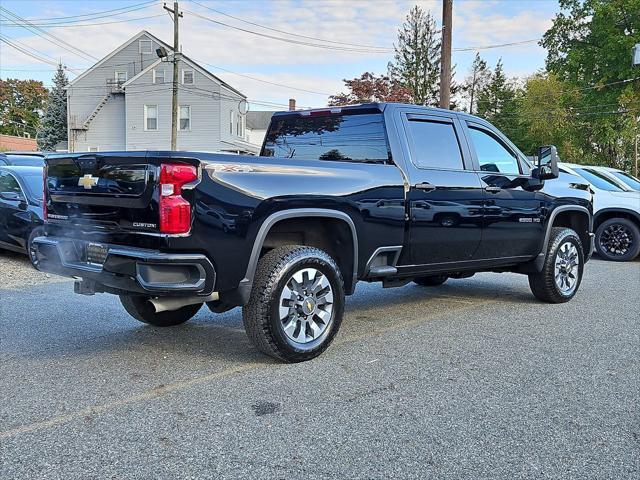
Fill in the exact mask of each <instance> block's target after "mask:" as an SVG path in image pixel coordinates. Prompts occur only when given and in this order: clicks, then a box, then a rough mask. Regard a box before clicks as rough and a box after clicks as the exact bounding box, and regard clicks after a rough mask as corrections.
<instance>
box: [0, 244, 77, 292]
mask: <svg viewBox="0 0 640 480" xmlns="http://www.w3.org/2000/svg"><path fill="white" fill-rule="evenodd" d="M61 281H68V280H67V279H64V278H61V277H58V276H57V275H50V274H48V273H43V272H39V271H38V270H36V269H35V268H33V267H32V266H31V263H30V262H29V259H28V258H27V256H26V255H23V254H20V253H14V252H10V251H8V250H2V249H0V288H17V287H26V286H30V285H39V284H42V283H50V282H61Z"/></svg>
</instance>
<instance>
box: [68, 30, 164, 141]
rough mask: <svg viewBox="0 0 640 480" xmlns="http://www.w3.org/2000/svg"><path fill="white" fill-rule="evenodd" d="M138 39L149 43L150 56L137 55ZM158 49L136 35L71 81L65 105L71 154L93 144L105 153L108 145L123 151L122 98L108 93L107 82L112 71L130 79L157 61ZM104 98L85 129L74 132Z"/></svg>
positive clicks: (148, 37) (155, 44) (109, 88)
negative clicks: (124, 45) (121, 47)
mask: <svg viewBox="0 0 640 480" xmlns="http://www.w3.org/2000/svg"><path fill="white" fill-rule="evenodd" d="M140 40H151V42H152V44H151V45H152V48H151V53H150V54H141V53H140V49H139V48H140V44H139V41H140ZM159 46H160V44H159V43H158V42H156V41H155V40H154V39H153V38H152V37H150V36H148V35H140V37H139V38H136V39H135V40H134V41H133V42H131V43H130V44H129V45H128V46H126V47H125V48H123V49H122V50H121V51H119V52H118V53H116V54H115V55H113V56H112V57H111V58H107V59H106V60H105V61H103V62H102V63H101V64H99V65H96V66H94V67H93V68H91V69H89V70H88V71H87V72H86V73H85V74H84V75H82V76H81V77H79V78H78V79H76V80H74V81H73V82H72V84H71V85H70V86H69V87H68V90H67V106H68V110H69V113H68V115H69V137H68V138H70V139H71V145H70V148H73V151H78V152H82V151H87V147H88V146H96V145H98V146H100V150H109V149H112V146H113V147H115V148H117V149H120V150H122V149H124V148H125V145H126V143H125V136H124V133H125V128H124V95H123V94H121V93H115V94H111V93H110V92H112V86H109V85H108V84H107V81H109V82H111V81H114V80H115V75H116V71H119V72H127V79H130V78H133V77H134V76H135V75H137V74H138V73H140V72H141V71H142V70H144V69H145V68H146V67H148V66H149V65H150V64H151V63H153V62H155V61H156V60H157V59H158V57H157V55H156V53H155V50H156V48H158V47H159ZM99 63H100V62H99ZM106 96H109V100H108V101H107V103H105V105H104V107H103V108H102V109H101V110H100V112H99V113H98V115H96V117H95V118H94V119H93V120H92V121H91V122H90V123H89V125H88V129H87V130H74V127H82V126H83V124H84V123H85V121H86V120H87V118H88V117H89V115H91V113H92V112H93V111H94V109H95V108H96V107H97V106H98V105H99V104H100V102H101V101H102V100H103V99H104V98H105V97H106ZM118 123H120V125H119V124H118Z"/></svg>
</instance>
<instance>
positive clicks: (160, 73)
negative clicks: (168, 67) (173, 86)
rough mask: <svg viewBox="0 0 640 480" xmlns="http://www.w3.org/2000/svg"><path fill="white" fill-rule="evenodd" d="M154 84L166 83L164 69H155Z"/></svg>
mask: <svg viewBox="0 0 640 480" xmlns="http://www.w3.org/2000/svg"><path fill="white" fill-rule="evenodd" d="M153 83H164V68H154V69H153Z"/></svg>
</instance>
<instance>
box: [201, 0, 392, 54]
mask: <svg viewBox="0 0 640 480" xmlns="http://www.w3.org/2000/svg"><path fill="white" fill-rule="evenodd" d="M191 3H195V4H196V5H199V6H201V7H202V8H206V9H207V10H210V11H212V12H215V13H219V14H220V15H224V16H225V17H229V18H233V19H234V20H238V21H240V22H244V23H248V24H249V25H253V26H255V27H260V28H264V29H265V30H271V31H272V32H277V33H284V34H285V35H291V36H292V37H300V38H306V39H308V40H316V41H319V42H325V43H334V44H337V45H346V46H351V47H359V48H373V49H379V50H387V51H393V49H392V48H389V47H380V46H377V45H363V44H361V43H348V42H338V41H336V40H327V39H325V38H319V37H310V36H307V35H301V34H299V33H291V32H287V31H285V30H278V29H277V28H272V27H267V26H266V25H262V24H260V23H255V22H251V21H249V20H245V19H243V18H239V17H236V16H234V15H230V14H228V13H224V12H221V11H220V10H216V9H215V8H211V7H207V6H206V5H203V4H202V3H199V2H196V1H195V0H191Z"/></svg>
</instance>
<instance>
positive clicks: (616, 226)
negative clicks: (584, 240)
mask: <svg viewBox="0 0 640 480" xmlns="http://www.w3.org/2000/svg"><path fill="white" fill-rule="evenodd" d="M595 243H596V250H597V251H598V254H599V255H600V256H601V257H602V258H604V259H605V260H613V261H614V262H628V261H629V260H633V259H634V258H636V257H637V256H638V253H640V229H638V226H637V225H636V224H635V223H633V222H632V221H631V220H627V219H626V218H610V219H609V220H606V221H604V222H602V224H601V225H600V226H599V227H598V229H597V230H596V238H595Z"/></svg>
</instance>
